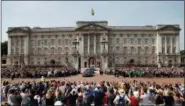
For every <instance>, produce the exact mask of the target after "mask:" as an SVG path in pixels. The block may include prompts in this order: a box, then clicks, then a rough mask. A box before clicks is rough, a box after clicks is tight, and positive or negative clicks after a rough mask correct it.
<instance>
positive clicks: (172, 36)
mask: <svg viewBox="0 0 185 106" xmlns="http://www.w3.org/2000/svg"><path fill="white" fill-rule="evenodd" d="M170 38H171V45H170V46H171V53H173V51H172V50H173V42H172V41H173V36H171V37H170Z"/></svg>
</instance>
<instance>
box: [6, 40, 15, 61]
mask: <svg viewBox="0 0 185 106" xmlns="http://www.w3.org/2000/svg"><path fill="white" fill-rule="evenodd" d="M14 51H15V49H14ZM11 55H12V52H11V37H8V56H7V65H11V63H12V62H11V58H12V57H11Z"/></svg>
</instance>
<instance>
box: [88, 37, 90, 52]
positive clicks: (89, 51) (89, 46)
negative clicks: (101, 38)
mask: <svg viewBox="0 0 185 106" xmlns="http://www.w3.org/2000/svg"><path fill="white" fill-rule="evenodd" d="M87 50H88V53H90V34H88V47H87Z"/></svg>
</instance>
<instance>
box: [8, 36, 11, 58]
mask: <svg viewBox="0 0 185 106" xmlns="http://www.w3.org/2000/svg"><path fill="white" fill-rule="evenodd" d="M11 54H12V53H11V38H10V37H8V55H11Z"/></svg>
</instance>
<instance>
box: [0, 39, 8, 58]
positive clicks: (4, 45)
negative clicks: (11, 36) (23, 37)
mask: <svg viewBox="0 0 185 106" xmlns="http://www.w3.org/2000/svg"><path fill="white" fill-rule="evenodd" d="M7 54H8V41H4V42H1V56H3V55H7Z"/></svg>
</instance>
